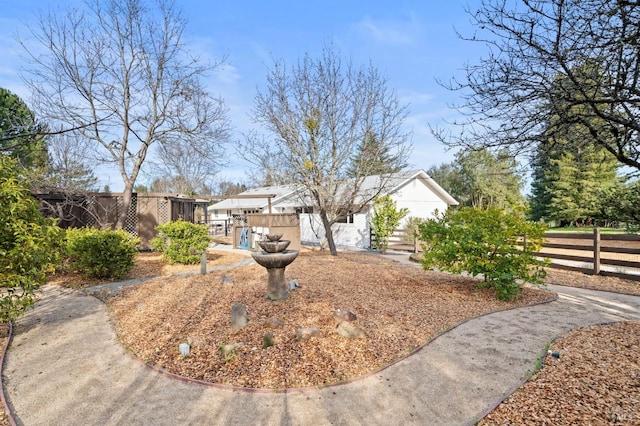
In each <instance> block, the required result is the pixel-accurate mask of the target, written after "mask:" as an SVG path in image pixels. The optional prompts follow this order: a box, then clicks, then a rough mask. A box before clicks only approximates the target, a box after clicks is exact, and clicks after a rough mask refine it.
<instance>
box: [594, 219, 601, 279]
mask: <svg viewBox="0 0 640 426" xmlns="http://www.w3.org/2000/svg"><path fill="white" fill-rule="evenodd" d="M593 274H594V275H600V228H597V227H596V228H593Z"/></svg>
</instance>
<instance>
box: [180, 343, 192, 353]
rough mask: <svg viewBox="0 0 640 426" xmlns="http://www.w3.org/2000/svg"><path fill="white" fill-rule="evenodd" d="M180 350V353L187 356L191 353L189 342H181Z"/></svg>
mask: <svg viewBox="0 0 640 426" xmlns="http://www.w3.org/2000/svg"><path fill="white" fill-rule="evenodd" d="M178 350H179V351H180V355H182V356H187V355H189V352H190V350H191V348H190V347H189V344H188V343H180V344H179V345H178Z"/></svg>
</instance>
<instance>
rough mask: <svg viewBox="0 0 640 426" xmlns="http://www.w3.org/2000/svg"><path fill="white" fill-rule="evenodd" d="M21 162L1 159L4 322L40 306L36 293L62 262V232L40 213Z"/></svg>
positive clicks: (0, 304)
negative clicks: (60, 257)
mask: <svg viewBox="0 0 640 426" xmlns="http://www.w3.org/2000/svg"><path fill="white" fill-rule="evenodd" d="M17 170H18V168H17V162H16V161H15V160H13V159H11V158H9V157H7V156H4V155H0V322H8V321H12V320H14V319H16V318H18V317H19V316H21V315H22V314H24V312H25V311H26V310H27V309H28V308H29V307H31V306H32V305H33V304H34V303H35V302H36V299H37V297H36V293H35V292H36V290H37V289H38V287H39V286H40V284H42V283H43V282H44V281H45V279H46V274H47V273H48V272H51V271H53V267H54V265H55V264H56V263H57V262H58V255H59V247H58V244H57V242H58V241H59V240H60V234H61V232H62V231H61V229H60V228H58V227H57V226H55V225H54V220H53V219H46V218H45V217H43V216H42V215H41V214H40V212H39V211H38V203H37V202H36V200H35V199H34V198H33V197H32V196H31V193H30V192H29V189H28V188H27V185H26V183H25V181H24V179H23V178H21V177H20V176H19V175H18V172H17Z"/></svg>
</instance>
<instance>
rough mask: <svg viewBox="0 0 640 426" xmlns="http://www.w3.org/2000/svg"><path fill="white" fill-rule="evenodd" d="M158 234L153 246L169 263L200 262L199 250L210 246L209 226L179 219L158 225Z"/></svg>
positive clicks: (153, 240)
mask: <svg viewBox="0 0 640 426" xmlns="http://www.w3.org/2000/svg"><path fill="white" fill-rule="evenodd" d="M156 230H157V231H158V236H157V237H155V238H153V239H152V240H151V247H153V249H154V250H156V251H159V252H161V253H162V254H163V256H164V258H165V259H166V260H167V261H168V262H169V263H182V264H185V265H189V264H194V263H198V262H200V255H199V254H198V253H197V252H202V251H204V250H206V248H207V247H208V246H209V235H208V233H207V227H206V226H204V225H196V224H195V223H191V222H185V221H182V220H178V221H176V222H167V223H164V224H162V225H158V226H156Z"/></svg>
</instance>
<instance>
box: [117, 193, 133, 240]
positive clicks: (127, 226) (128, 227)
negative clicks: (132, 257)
mask: <svg viewBox="0 0 640 426" xmlns="http://www.w3.org/2000/svg"><path fill="white" fill-rule="evenodd" d="M122 209H124V203H123V200H122V197H118V211H122ZM137 211H138V196H137V194H133V195H132V197H131V206H129V211H128V212H127V218H126V219H125V221H124V230H125V231H127V232H128V233H129V234H131V235H133V236H134V237H137V236H138V227H137V225H138V214H137Z"/></svg>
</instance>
